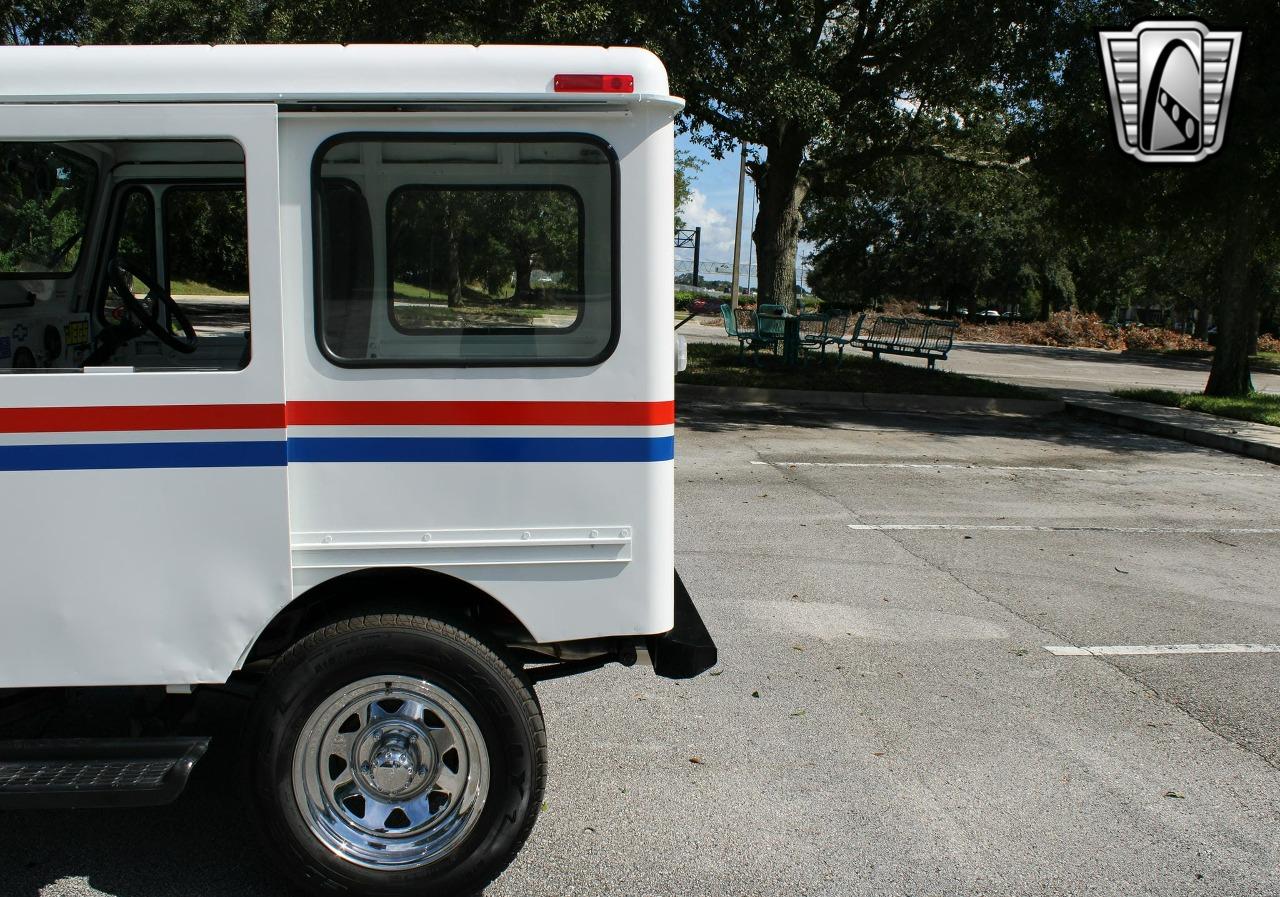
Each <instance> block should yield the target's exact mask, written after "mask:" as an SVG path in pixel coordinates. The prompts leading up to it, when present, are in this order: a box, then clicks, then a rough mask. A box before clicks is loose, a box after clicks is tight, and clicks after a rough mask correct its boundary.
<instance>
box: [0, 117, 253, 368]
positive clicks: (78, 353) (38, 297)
mask: <svg viewBox="0 0 1280 897" xmlns="http://www.w3.org/2000/svg"><path fill="white" fill-rule="evenodd" d="M244 162H245V159H244V150H243V149H242V148H241V146H240V144H238V143H236V142H235V141H232V140H89V141H66V142H60V143H12V142H10V143H6V142H0V371H16V372H22V373H37V372H54V371H63V372H73V371H81V370H83V369H84V368H87V367H93V368H97V367H111V368H117V369H124V370H133V371H139V372H146V371H163V370H201V371H234V370H239V369H241V368H243V367H245V366H246V365H247V364H248V363H249V357H250V351H249V350H250V343H249V317H250V315H249V262H248V258H249V243H248V219H247V208H246V196H245V180H244V177H245V169H244ZM98 196H101V197H102V203H101V204H102V206H103V207H102V208H100V209H95V208H94V206H95V202H94V201H95V198H96V197H98Z"/></svg>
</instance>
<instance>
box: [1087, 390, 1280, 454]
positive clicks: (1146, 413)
mask: <svg viewBox="0 0 1280 897" xmlns="http://www.w3.org/2000/svg"><path fill="white" fill-rule="evenodd" d="M1064 404H1065V405H1066V412H1067V413H1068V414H1070V415H1071V416H1072V417H1078V418H1082V419H1084V420H1091V421H1095V422H1098V423H1104V424H1110V425H1112V426H1115V427H1122V428H1124V429H1126V430H1136V431H1137V432H1139V433H1147V434H1150V435H1152V436H1164V437H1167V438H1169V439H1178V440H1181V441H1182V442H1189V443H1191V444H1192V445H1202V446H1204V447H1205V448H1211V449H1217V450H1219V451H1223V452H1231V453H1232V454H1235V455H1244V456H1245V457H1247V458H1256V459H1258V460H1259V461H1268V462H1270V463H1272V464H1280V428H1276V427H1264V426H1263V425H1262V424H1252V423H1249V422H1248V421H1234V420H1231V419H1229V418H1221V417H1215V416H1213V415H1211V414H1202V413H1201V412H1198V411H1187V410H1185V409H1183V408H1166V407H1164V406H1161V405H1151V406H1150V407H1151V409H1152V410H1147V408H1142V407H1139V408H1134V407H1131V406H1134V405H1139V406H1141V405H1144V404H1147V403H1138V402H1124V401H1121V400H1116V399H1112V400H1111V402H1107V401H1105V400H1104V399H1102V398H1101V397H1099V398H1097V399H1094V398H1089V399H1077V398H1067V399H1064ZM1260 428H1261V429H1260ZM1267 431H1275V433H1274V435H1273V434H1271V433H1269V432H1267Z"/></svg>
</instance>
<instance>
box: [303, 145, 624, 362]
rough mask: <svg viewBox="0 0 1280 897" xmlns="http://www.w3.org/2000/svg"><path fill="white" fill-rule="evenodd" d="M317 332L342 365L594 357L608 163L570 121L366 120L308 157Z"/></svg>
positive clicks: (606, 340)
mask: <svg viewBox="0 0 1280 897" xmlns="http://www.w3.org/2000/svg"><path fill="white" fill-rule="evenodd" d="M316 175H317V180H316V192H315V195H316V205H317V218H316V236H317V240H316V254H317V286H318V294H319V295H318V315H317V318H318V334H319V338H320V341H321V345H322V347H323V348H324V350H325V352H326V354H328V355H329V357H330V358H331V359H333V360H334V361H336V362H337V363H339V364H348V365H364V366H368V365H412V366H417V365H426V366H432V365H434V366H449V365H454V366H468V365H524V364H593V363H596V362H598V361H600V360H602V359H603V358H604V357H605V356H607V355H608V353H609V352H610V351H611V350H612V347H613V345H614V343H615V342H616V340H617V318H618V309H617V302H618V285H617V273H618V272H617V270H616V254H617V238H616V234H617V208H616V199H615V197H616V191H617V183H616V178H617V167H616V161H615V159H614V156H613V153H612V151H611V150H610V149H609V148H608V147H607V146H606V145H604V144H603V143H601V142H600V141H598V140H596V139H594V138H589V137H580V136H577V135H572V136H565V137H547V136H542V135H527V136H526V135H514V136H490V135H475V136H472V135H452V136H441V137H431V136H428V135H413V136H408V135H377V137H376V139H372V138H370V136H369V135H362V136H360V137H359V138H350V139H347V138H338V139H336V140H334V141H331V142H330V143H329V144H328V145H327V146H325V147H322V148H321V150H320V152H319V153H318V155H317V159H316Z"/></svg>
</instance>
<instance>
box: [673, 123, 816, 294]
mask: <svg viewBox="0 0 1280 897" xmlns="http://www.w3.org/2000/svg"><path fill="white" fill-rule="evenodd" d="M676 147H677V148H678V149H681V150H685V151H688V152H691V153H693V154H694V155H695V156H697V157H698V158H699V159H702V160H703V161H704V162H705V163H706V164H705V165H704V167H703V169H702V171H700V172H699V173H698V174H697V176H696V177H695V178H694V182H693V197H692V199H690V201H689V203H688V205H686V206H685V209H684V220H685V223H686V224H687V225H688V226H689V227H698V226H700V227H701V228H702V258H703V263H702V276H703V277H706V278H709V279H712V280H716V279H719V280H728V279H729V275H728V271H727V269H726V271H725V273H719V272H718V271H716V270H715V268H713V267H711V265H710V264H709V263H723V264H724V265H726V266H727V265H731V264H732V263H733V216H734V214H735V212H736V211H737V207H738V154H737V153H733V154H732V155H726V156H725V157H724V158H723V159H719V160H717V159H715V158H713V157H712V156H711V154H710V153H709V152H707V151H706V150H705V149H704V148H703V147H700V146H698V145H697V144H695V143H693V141H691V140H690V139H689V135H688V134H681V135H679V136H677V137H676ZM748 152H750V150H748ZM753 193H754V189H753V187H752V184H751V178H747V193H746V197H745V199H744V201H743V209H742V258H741V265H742V271H743V273H742V274H741V276H740V279H741V281H742V283H743V284H746V283H747V273H746V266H747V261H748V258H749V257H750V258H751V260H752V261H753V262H754V256H755V253H754V249H753V247H752V246H751V223H752V215H751V200H752V194H753ZM812 251H813V246H812V244H808V243H801V244H800V264H801V267H807V264H806V262H805V256H807V255H808V254H809V253H811V252H812ZM692 257H693V252H692V250H685V249H677V250H676V258H685V259H688V258H692ZM751 282H752V284H754V283H755V278H754V276H753V277H752V280H751Z"/></svg>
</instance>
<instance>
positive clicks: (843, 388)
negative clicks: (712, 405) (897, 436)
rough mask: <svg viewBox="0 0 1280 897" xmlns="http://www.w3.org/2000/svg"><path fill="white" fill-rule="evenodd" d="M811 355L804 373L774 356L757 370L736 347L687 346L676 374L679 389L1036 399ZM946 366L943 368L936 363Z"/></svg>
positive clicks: (977, 382) (864, 361) (884, 364)
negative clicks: (749, 388)
mask: <svg viewBox="0 0 1280 897" xmlns="http://www.w3.org/2000/svg"><path fill="white" fill-rule="evenodd" d="M819 357H820V356H816V355H811V356H810V357H809V364H808V365H807V366H806V367H796V368H786V367H783V366H782V360H781V359H780V358H777V357H775V356H774V355H772V354H768V353H764V352H761V353H760V365H761V366H760V367H758V368H757V367H755V365H754V364H752V361H751V353H750V352H748V353H747V355H746V357H745V359H744V360H743V361H739V360H738V349H737V347H736V346H726V345H717V344H714V343H690V344H689V367H688V369H687V370H685V371H683V372H681V373H679V374H676V382H677V383H692V384H696V385H699V386H759V387H766V388H769V389H817V390H824V391H839V392H894V393H911V394H916V395H933V396H979V397H984V398H1016V399H1035V398H1040V395H1039V394H1038V393H1035V392H1032V391H1031V390H1027V389H1022V388H1021V387H1017V386H1010V385H1009V384H1007V383H997V382H996V381H994V380H983V379H981V378H980V377H966V376H964V375H962V374H950V373H947V372H946V371H942V370H938V371H930V370H928V369H927V368H923V367H915V366H914V365H905V364H894V363H893V362H891V361H872V360H871V356H870V355H866V354H864V353H862V352H857V351H855V352H852V353H851V352H849V351H848V350H846V351H845V353H844V364H842V365H841V366H840V367H839V368H836V360H835V354H834V353H833V352H832V353H828V354H827V357H826V361H825V363H822V362H819V360H818V359H819ZM939 364H943V365H945V364H946V362H945V361H944V362H939Z"/></svg>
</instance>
